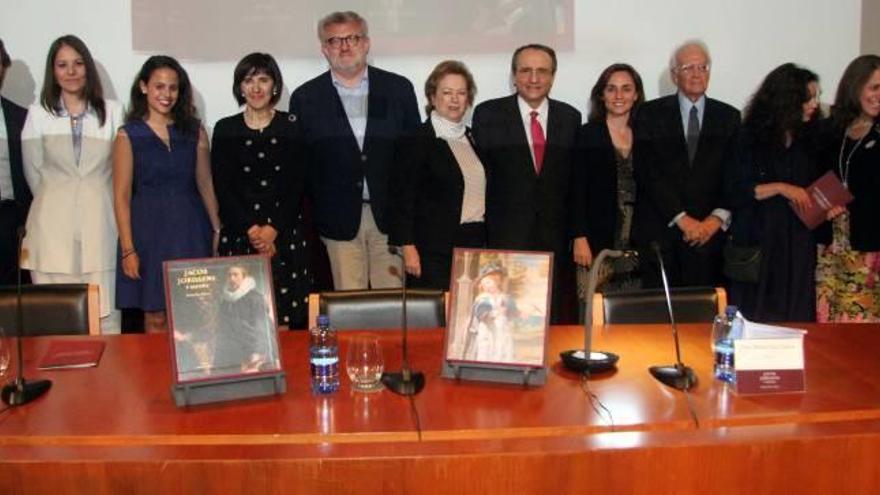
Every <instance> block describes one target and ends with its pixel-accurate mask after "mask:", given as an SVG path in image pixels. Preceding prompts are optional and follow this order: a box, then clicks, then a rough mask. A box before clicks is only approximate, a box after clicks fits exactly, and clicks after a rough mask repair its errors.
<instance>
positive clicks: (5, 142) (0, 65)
mask: <svg viewBox="0 0 880 495" xmlns="http://www.w3.org/2000/svg"><path fill="white" fill-rule="evenodd" d="M10 65H12V60H11V59H10V58H9V54H8V53H6V47H5V46H4V45H3V40H0V88H2V87H3V78H4V77H5V76H6V69H7V68H9V66H10ZM26 117H27V110H25V109H24V108H22V107H20V106H18V105H16V104H15V103H12V102H11V101H9V100H7V99H6V98H3V97H0V285H4V284H14V283H15V280H16V261H17V260H18V256H17V246H18V235H17V230H18V227H20V226H22V225H24V222H25V220H26V219H27V212H28V206H29V205H30V204H31V191H30V189H29V188H28V185H27V182H26V181H25V178H24V172H23V171H22V163H21V128H22V127H23V126H24V121H25V118H26Z"/></svg>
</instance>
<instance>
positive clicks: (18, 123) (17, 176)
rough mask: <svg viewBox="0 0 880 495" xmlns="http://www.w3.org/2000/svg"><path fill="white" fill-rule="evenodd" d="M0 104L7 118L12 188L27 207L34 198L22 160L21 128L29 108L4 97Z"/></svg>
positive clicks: (0, 99) (20, 202)
mask: <svg viewBox="0 0 880 495" xmlns="http://www.w3.org/2000/svg"><path fill="white" fill-rule="evenodd" d="M0 105H3V117H4V120H6V135H7V140H8V141H7V145H8V146H9V165H10V166H11V168H12V170H11V172H12V188H13V190H14V191H15V200H16V201H17V202H18V204H19V205H21V206H23V207H24V208H25V209H26V208H27V206H28V205H30V204H31V198H32V196H31V190H30V188H29V187H28V185H27V181H26V180H25V178H24V170H23V169H22V162H21V128H22V127H24V121H25V119H26V118H27V110H25V109H24V108H22V107H20V106H18V105H16V104H15V103H12V102H11V101H9V100H7V99H6V98H2V97H0Z"/></svg>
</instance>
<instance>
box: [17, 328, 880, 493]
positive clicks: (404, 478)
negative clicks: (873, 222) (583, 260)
mask: <svg viewBox="0 0 880 495" xmlns="http://www.w3.org/2000/svg"><path fill="white" fill-rule="evenodd" d="M807 328H808V329H809V334H808V335H807V337H806V339H805V352H806V363H807V375H806V376H807V392H806V393H803V394H789V395H772V396H760V397H758V396H751V397H748V396H736V395H734V394H733V393H731V392H730V391H729V390H726V389H725V387H724V385H723V384H721V383H719V382H717V381H715V380H713V379H712V375H711V365H712V356H711V352H710V349H709V332H710V328H709V325H708V324H706V325H682V326H681V330H680V331H681V335H682V354H683V356H684V360H685V362H686V363H687V364H689V365H690V366H692V367H693V368H694V369H695V371H696V372H697V374H698V375H699V378H700V380H701V381H700V383H699V385H698V386H697V388H696V389H695V390H693V391H692V393H691V394H690V398H689V399H688V398H686V397H685V396H684V395H683V394H682V393H680V392H677V391H674V390H672V389H669V388H667V387H665V386H663V385H661V384H659V383H658V382H655V381H654V379H653V378H652V377H651V376H650V375H649V374H648V372H647V370H646V368H647V367H648V366H649V365H652V364H667V363H669V362H671V361H672V353H673V347H672V343H671V340H670V332H669V329H668V327H667V326H664V325H640V326H608V327H604V328H602V329H597V332H596V334H597V335H596V337H595V338H594V342H595V346H596V348H598V349H605V350H609V351H612V352H616V353H618V354H619V355H620V356H621V361H620V363H619V366H618V370H617V371H616V372H613V373H610V374H607V375H603V376H601V377H594V378H592V379H590V381H589V390H590V391H591V392H593V393H594V394H595V395H596V396H597V397H598V398H599V400H601V401H602V403H603V404H604V406H605V407H606V408H607V410H608V411H609V412H610V417H609V415H608V413H606V412H605V411H603V410H602V409H601V408H599V407H598V406H596V405H595V404H591V401H590V400H589V398H588V396H587V395H586V394H585V392H584V389H583V388H582V387H583V384H582V381H581V379H580V378H579V376H578V375H576V374H574V373H570V372H568V371H566V370H564V369H562V368H561V365H560V363H559V358H558V353H559V352H560V351H562V350H565V349H570V348H575V347H579V345H580V343H581V341H582V339H581V330H580V328H578V327H554V328H552V329H551V332H550V339H549V342H548V349H547V355H548V363H549V365H550V367H549V371H548V378H547V384H546V385H545V386H543V387H538V388H529V389H523V388H522V387H518V386H510V385H498V384H486V383H475V382H456V381H453V380H447V379H444V378H441V377H440V376H439V374H440V367H441V361H440V356H441V346H442V340H443V334H442V332H441V331H440V330H427V331H415V332H413V333H412V334H411V339H410V343H411V356H412V361H413V363H414V367H415V368H416V369H420V370H422V371H424V372H425V374H426V377H427V386H426V388H425V389H424V391H423V392H422V393H421V394H420V395H418V396H417V397H416V398H415V399H414V406H415V407H414V409H415V411H416V412H417V415H418V419H419V421H420V424H421V428H422V434H421V438H419V436H418V434H417V433H416V431H415V427H414V421H413V418H414V416H413V409H412V408H411V405H410V403H409V400H408V399H406V398H403V397H398V396H396V395H394V394H392V393H391V392H388V391H382V392H377V393H372V394H365V393H355V392H353V391H351V389H350V388H349V383H348V379H347V377H343V380H342V383H343V384H342V388H341V390H340V391H339V392H338V393H337V394H335V395H333V396H330V397H314V396H312V395H311V393H310V392H309V387H308V365H307V362H308V361H307V339H306V334H305V332H284V333H283V334H282V336H281V343H282V358H283V361H284V367H285V369H286V371H287V373H288V374H287V384H288V392H287V393H286V394H284V395H282V396H278V397H272V398H265V399H251V400H246V401H241V402H234V403H226V404H215V405H207V406H198V407H193V408H189V409H178V408H176V407H175V406H174V404H173V401H172V399H171V395H170V393H169V387H170V384H171V377H170V371H169V352H168V347H167V337H165V336H162V335H122V336H107V337H101V338H103V339H104V340H105V341H106V342H107V347H106V349H105V351H104V356H103V358H102V361H101V364H100V366H99V367H97V368H93V369H85V370H69V371H55V372H38V371H36V370H35V369H34V366H35V363H36V361H37V360H38V358H39V357H41V356H42V355H43V353H44V352H45V351H46V347H47V342H48V340H50V339H48V338H33V339H27V341H26V367H27V369H28V371H27V373H26V376H29V377H31V378H38V377H48V378H50V379H52V381H53V382H54V383H53V387H52V389H51V390H50V391H49V393H48V394H47V395H45V396H44V397H42V398H40V399H38V400H36V401H34V402H32V403H30V404H27V405H25V406H22V407H19V408H16V409H12V410H8V411H6V412H4V413H0V493H4V494H13V493H28V494H31V493H69V492H75V493H76V492H88V493H90V494H102V493H160V492H162V493H218V492H219V493H235V492H244V491H247V492H249V493H334V494H336V493H385V494H397V493H420V494H421V493H462V494H464V493H468V494H469V493H505V494H511V493H589V492H592V493H599V492H600V491H601V492H605V491H609V490H613V492H614V493H647V492H651V493H703V494H709V493H712V494H717V493H783V492H789V493H840V494H843V493H846V494H850V493H880V468H878V464H880V356H878V351H880V325H826V326H818V325H812V326H808V327H807ZM350 335H351V334H349V333H344V334H343V336H342V340H341V345H342V347H343V349H342V355H344V352H345V349H344V348H345V345H346V343H347V340H348V338H349V336H350ZM382 335H383V336H382V340H383V345H384V351H385V357H386V362H387V366H388V368H389V369H397V367H398V366H399V358H398V356H399V352H398V350H399V342H400V341H399V337H398V335H397V332H383V334H382ZM688 400H690V402H691V404H692V407H693V410H694V412H695V413H696V415H697V417H698V420H699V428H697V426H696V424H695V422H694V420H693V418H692V416H691V414H690V410H689V407H688ZM594 406H596V407H595V408H594ZM597 411H598V412H597ZM612 420H613V425H612Z"/></svg>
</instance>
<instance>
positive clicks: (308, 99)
mask: <svg viewBox="0 0 880 495" xmlns="http://www.w3.org/2000/svg"><path fill="white" fill-rule="evenodd" d="M367 70H368V77H369V85H370V90H369V96H368V97H367V128H366V135H365V136H364V149H363V151H361V150H360V149H359V148H358V145H357V140H356V139H355V137H354V134H353V133H352V131H351V126H350V125H349V123H348V118H347V117H346V115H345V109H344V107H343V106H342V100H340V99H339V94H338V93H337V91H336V88H335V87H334V86H333V81H332V79H331V77H330V72H329V71H328V72H325V73H323V74H321V75H320V76H318V77H316V78H314V79H312V80H311V81H308V82H306V83H304V84H303V85H302V86H300V87H298V88H296V90H295V91H294V92H293V95H291V97H290V113H291V114H293V115H294V116H295V117H296V119H297V121H298V123H299V125H300V129H301V131H302V135H303V139H304V142H305V145H306V147H307V150H308V153H307V154H308V160H307V163H308V166H307V174H308V191H309V193H310V194H311V195H312V198H313V202H314V208H315V209H314V220H315V226H316V227H317V229H318V232H319V233H320V234H321V235H322V236H324V237H328V238H330V239H335V240H351V239H354V237H355V235H357V231H358V228H359V226H360V218H361V207H362V202H363V200H362V195H363V186H364V183H363V181H364V177H366V179H367V183H368V184H369V188H370V205H371V207H372V212H373V216H374V217H375V220H376V225H377V226H378V227H379V230H381V231H383V232H387V231H388V222H387V220H386V218H385V213H386V210H387V203H388V181H389V177H390V173H391V166H392V162H393V159H394V140H395V139H397V137H399V136H400V135H402V134H404V133H405V132H407V131H409V130H411V129H413V128H415V127H416V126H418V125H419V110H418V106H417V104H416V96H415V91H414V90H413V86H412V83H410V82H409V81H408V80H407V79H406V78H404V77H402V76H399V75H397V74H393V73H391V72H387V71H384V70H381V69H377V68H375V67H372V66H371V67H369V68H368V69H367Z"/></svg>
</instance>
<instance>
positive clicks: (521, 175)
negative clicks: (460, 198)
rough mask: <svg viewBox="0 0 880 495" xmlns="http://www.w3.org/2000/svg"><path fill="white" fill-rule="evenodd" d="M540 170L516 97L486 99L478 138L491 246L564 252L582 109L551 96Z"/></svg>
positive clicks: (479, 112)
mask: <svg viewBox="0 0 880 495" xmlns="http://www.w3.org/2000/svg"><path fill="white" fill-rule="evenodd" d="M549 103H550V105H549V110H548V115H547V129H546V130H545V131H546V134H547V145H546V148H545V151H544V164H543V167H542V169H541V175H540V176H539V175H537V174H536V173H535V166H534V163H533V161H532V156H531V151H530V150H529V144H528V139H527V138H526V131H525V127H524V126H523V120H522V116H521V114H520V112H519V106H518V104H517V96H516V95H511V96H507V97H504V98H497V99H494V100H489V101H485V102H483V103H481V104H479V105H478V106H477V108H476V109H475V110H474V121H473V124H474V139H475V140H476V142H477V146H478V147H479V148H480V150H481V153H482V155H481V156H482V158H483V160H484V161H483V165H484V166H485V167H486V170H487V181H488V182H487V187H486V189H487V190H486V229H487V235H488V241H489V246H490V247H493V248H499V249H531V250H542V251H554V252H556V253H562V252H564V251H565V249H566V248H567V244H568V240H569V238H570V234H571V227H572V226H571V223H572V213H571V212H572V208H571V202H572V197H571V194H570V191H571V185H572V182H573V181H572V163H573V158H574V149H575V145H576V142H577V133H578V129H579V128H580V125H581V114H580V112H578V111H577V110H575V109H574V107H572V106H570V105H568V104H565V103H562V102H560V101H556V100H550V101H549Z"/></svg>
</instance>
